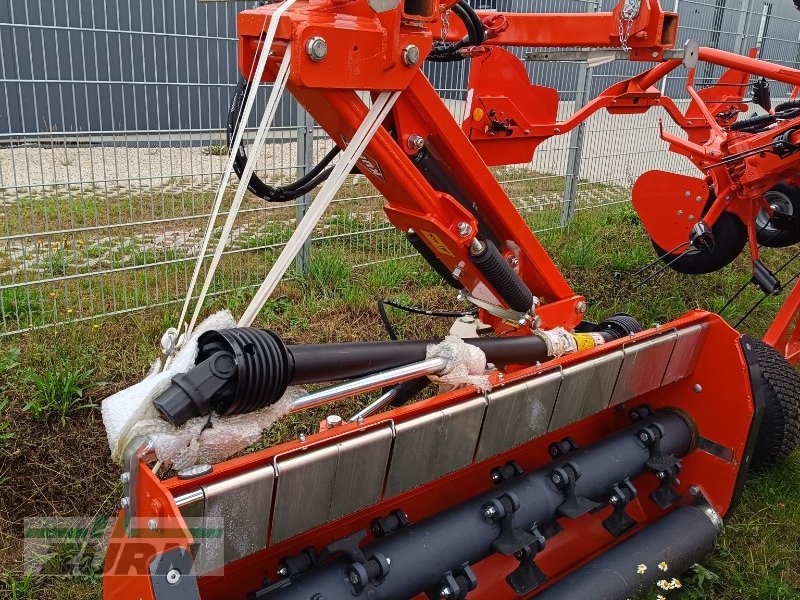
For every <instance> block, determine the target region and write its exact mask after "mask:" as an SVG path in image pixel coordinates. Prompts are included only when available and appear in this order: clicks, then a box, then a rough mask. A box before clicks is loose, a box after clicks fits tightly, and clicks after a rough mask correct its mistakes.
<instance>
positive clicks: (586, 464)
mask: <svg viewBox="0 0 800 600" xmlns="http://www.w3.org/2000/svg"><path fill="white" fill-rule="evenodd" d="M645 427H649V428H653V427H655V428H660V430H661V431H662V432H663V434H662V437H661V440H660V452H661V454H662V455H666V454H671V455H674V456H682V455H684V454H685V453H687V452H688V451H689V450H690V449H691V446H692V427H691V426H690V424H689V423H687V422H686V420H684V417H682V416H680V415H678V414H676V413H671V412H661V413H657V414H655V415H653V416H651V417H648V418H646V419H643V420H642V421H640V422H638V423H636V424H635V425H633V426H631V427H628V428H626V429H624V430H622V431H621V432H619V433H617V434H615V435H613V436H610V437H608V438H606V439H604V440H601V441H600V442H598V443H596V444H594V445H592V446H588V447H586V448H578V449H576V450H574V451H572V452H570V453H568V454H567V455H565V456H563V457H560V458H558V459H556V460H555V461H553V462H552V463H551V464H548V465H546V466H544V467H542V468H540V469H537V470H535V471H531V472H529V473H522V474H520V475H517V476H515V477H512V478H510V479H508V480H506V481H505V482H503V483H501V484H500V485H498V486H496V487H495V488H494V489H492V490H490V491H488V492H486V493H484V494H480V495H478V496H475V497H473V498H471V499H470V500H467V501H465V502H463V503H462V504H459V505H457V506H455V507H454V508H451V509H448V510H446V511H444V512H441V513H439V514H437V515H434V516H432V517H429V518H427V519H424V520H422V521H420V522H418V523H412V524H410V525H407V526H405V527H400V528H399V529H397V530H396V531H393V532H391V533H388V534H387V535H385V536H383V537H379V538H378V539H376V540H375V541H374V542H373V543H371V544H368V545H366V546H365V547H364V548H361V551H362V553H363V555H364V556H365V557H383V558H385V559H388V561H384V564H388V572H384V573H383V574H382V575H381V576H380V578H379V581H378V580H375V583H379V585H374V586H367V587H368V589H369V591H368V592H366V591H365V590H366V589H367V587H362V588H361V589H359V588H358V587H357V586H354V583H353V578H352V577H351V576H350V574H351V573H352V572H353V570H354V569H355V570H357V571H358V565H354V564H353V562H352V558H346V557H342V558H336V559H333V560H331V561H330V562H327V563H324V564H321V565H318V566H316V567H313V568H312V569H311V570H309V571H307V572H305V573H303V574H300V575H298V576H296V577H295V578H293V579H288V578H287V579H285V580H283V581H281V582H278V583H276V584H273V585H272V586H271V587H270V588H266V589H263V590H261V591H259V592H258V593H257V594H256V597H257V598H258V599H259V600H272V599H273V598H275V599H277V598H280V599H281V600H308V598H313V597H315V594H320V595H324V597H325V598H326V600H351V599H352V598H353V597H354V596H355V597H365V598H366V597H369V598H370V600H399V599H405V598H411V597H414V596H416V595H417V594H420V593H424V592H426V591H430V590H431V589H436V586H437V585H439V584H440V582H441V581H442V578H443V577H444V576H445V574H447V573H448V572H451V573H457V572H459V570H460V569H461V568H462V567H463V565H465V564H474V563H476V562H478V561H481V560H483V559H484V558H486V557H488V556H490V555H491V554H493V553H495V552H497V549H496V548H498V546H497V543H496V542H498V540H499V539H500V538H501V537H503V534H504V530H503V527H502V526H501V525H502V523H501V520H500V519H493V518H489V517H488V516H487V514H490V513H491V510H489V509H487V507H488V506H491V505H492V503H493V502H495V501H497V500H498V499H502V498H503V497H504V496H505V497H513V498H516V499H517V501H516V504H517V508H516V510H514V511H513V527H514V528H515V530H517V529H518V530H520V531H529V530H531V529H532V528H534V527H537V526H542V525H544V524H549V523H552V522H553V521H555V520H556V519H557V518H558V517H559V515H560V514H561V512H560V511H559V509H560V507H563V506H564V505H565V503H567V502H568V501H569V500H570V494H571V492H572V491H574V496H572V499H573V500H574V499H575V498H581V499H588V500H592V501H599V502H605V501H606V500H607V497H608V494H609V490H610V489H611V487H612V486H613V485H615V484H617V483H619V482H622V481H624V480H625V479H628V478H630V479H634V478H636V477H638V476H639V475H641V474H642V473H643V472H644V471H645V470H646V469H647V467H646V463H647V461H648V460H650V459H651V458H652V457H653V456H654V453H655V450H654V448H656V447H658V446H654V445H647V444H645V443H644V442H642V441H641V440H640V438H639V436H638V434H639V432H641V431H642V430H643V429H644V428H645ZM557 468H560V469H564V471H565V472H573V473H578V474H579V475H578V476H577V478H574V477H573V484H572V490H571V491H568V490H569V488H562V487H560V486H558V485H556V484H555V483H554V475H553V474H554V472H555V470H556V469H557ZM400 508H402V507H400ZM487 511H488V513H487ZM562 512H563V508H562ZM514 551H515V550H514V549H513V548H512V552H514ZM362 573H363V571H362ZM356 579H358V578H356ZM362 583H363V582H362ZM320 597H321V596H320Z"/></svg>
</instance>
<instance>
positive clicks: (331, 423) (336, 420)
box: [325, 415, 342, 429]
mask: <svg viewBox="0 0 800 600" xmlns="http://www.w3.org/2000/svg"><path fill="white" fill-rule="evenodd" d="M325 424H326V425H327V426H328V429H333V428H334V427H339V426H340V425H341V424H342V417H340V416H339V415H328V417H327V418H326V419H325Z"/></svg>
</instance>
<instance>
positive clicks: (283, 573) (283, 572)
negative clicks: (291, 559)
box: [278, 567, 289, 577]
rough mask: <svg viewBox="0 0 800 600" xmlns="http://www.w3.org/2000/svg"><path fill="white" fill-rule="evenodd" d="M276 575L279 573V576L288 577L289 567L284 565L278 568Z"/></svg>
mask: <svg viewBox="0 0 800 600" xmlns="http://www.w3.org/2000/svg"><path fill="white" fill-rule="evenodd" d="M278 575H280V576H281V577H288V576H289V569H287V568H286V567H281V568H280V570H278Z"/></svg>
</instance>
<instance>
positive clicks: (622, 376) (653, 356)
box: [611, 331, 678, 405]
mask: <svg viewBox="0 0 800 600" xmlns="http://www.w3.org/2000/svg"><path fill="white" fill-rule="evenodd" d="M677 338H678V334H677V332H676V331H670V332H668V333H665V334H663V335H660V336H658V337H656V338H653V339H650V340H647V341H644V342H640V343H637V344H632V345H630V346H626V347H625V348H624V349H623V354H624V355H625V358H624V360H623V361H622V368H621V369H620V372H619V377H618V378H617V385H616V387H615V388H614V395H613V397H612V398H611V404H612V405H617V404H620V403H622V402H626V401H628V400H630V399H631V398H635V397H636V396H639V395H640V394H645V393H647V392H649V391H651V390H654V389H656V388H657V387H660V386H661V382H662V381H663V380H664V374H665V373H666V371H667V365H668V364H669V361H670V358H671V357H672V351H673V349H674V348H675V341H676V340H677Z"/></svg>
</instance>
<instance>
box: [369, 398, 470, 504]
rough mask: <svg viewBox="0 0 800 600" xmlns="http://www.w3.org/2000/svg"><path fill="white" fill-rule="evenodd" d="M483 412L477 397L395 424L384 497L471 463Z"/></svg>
mask: <svg viewBox="0 0 800 600" xmlns="http://www.w3.org/2000/svg"><path fill="white" fill-rule="evenodd" d="M485 410H486V400H485V399H484V398H476V399H475V400H470V401H468V402H463V403H461V404H459V405H458V406H454V407H451V408H448V409H445V410H442V411H438V412H435V413H431V414H428V415H425V416H423V417H419V418H417V419H413V420H412V421H407V422H405V423H400V424H399V425H397V426H396V428H395V440H394V445H393V447H392V458H391V463H390V465H389V474H388V476H387V478H386V492H385V494H384V497H386V498H390V497H392V496H396V495H397V494H400V493H402V492H405V491H407V490H410V489H412V488H415V487H417V486H420V485H422V484H424V483H427V482H429V481H432V480H434V479H436V478H438V477H441V476H442V475H446V474H447V473H451V472H452V471H455V470H457V469H460V468H462V467H466V466H467V465H469V464H471V463H472V458H473V455H474V454H475V446H476V444H477V441H478V435H479V433H480V429H481V422H482V421H483V415H484V412H485Z"/></svg>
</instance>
